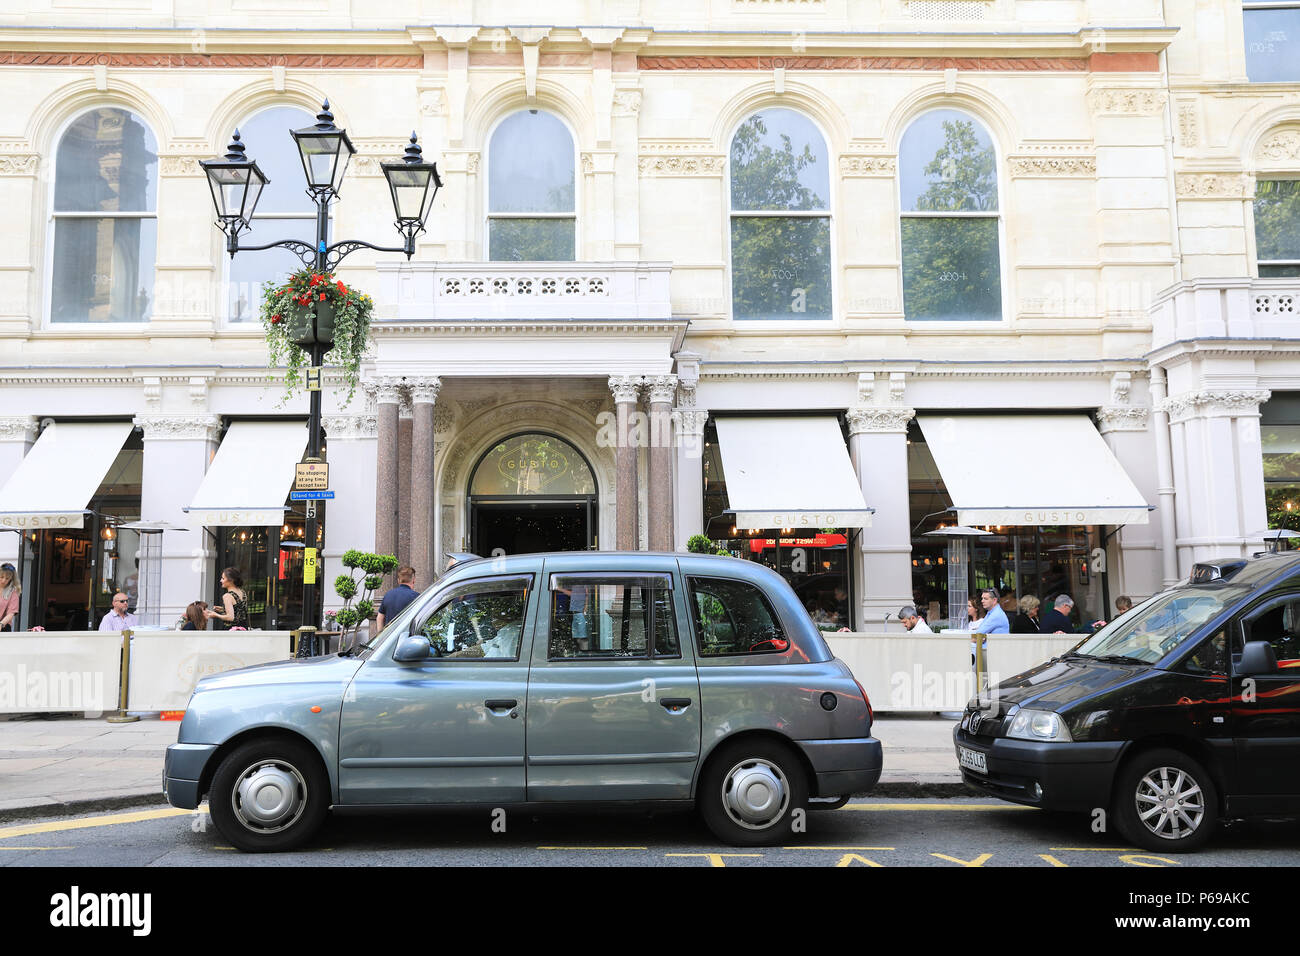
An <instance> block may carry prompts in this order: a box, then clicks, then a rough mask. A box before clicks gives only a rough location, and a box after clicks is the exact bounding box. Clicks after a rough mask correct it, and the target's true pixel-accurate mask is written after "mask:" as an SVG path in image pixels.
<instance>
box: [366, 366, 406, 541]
mask: <svg viewBox="0 0 1300 956" xmlns="http://www.w3.org/2000/svg"><path fill="white" fill-rule="evenodd" d="M401 384H402V380H401V379H400V378H391V377H384V378H378V379H375V380H374V382H373V383H372V384H371V386H370V387H371V388H373V389H374V394H375V406H376V408H377V409H378V414H377V416H376V417H377V418H378V422H377V425H376V427H377V429H378V432H379V448H378V452H377V456H376V463H375V551H376V552H377V553H378V554H396V553H397V406H398V403H399V402H400V401H401Z"/></svg>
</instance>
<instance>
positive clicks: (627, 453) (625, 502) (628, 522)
mask: <svg viewBox="0 0 1300 956" xmlns="http://www.w3.org/2000/svg"><path fill="white" fill-rule="evenodd" d="M640 385H641V377H640V376H638V375H611V376H610V379H609V389H610V391H611V392H613V393H614V408H615V413H616V416H617V433H616V437H615V447H614V473H615V479H614V481H615V487H614V503H615V507H616V509H617V511H616V514H617V525H618V531H617V533H616V535H615V546H616V547H617V548H618V550H620V551H635V550H637V524H636V516H637V494H638V492H637V481H636V464H637V449H636V444H635V441H634V437H635V436H634V435H633V428H632V416H633V415H634V414H635V412H636V410H637V408H636V403H637V391H638V389H639V388H640Z"/></svg>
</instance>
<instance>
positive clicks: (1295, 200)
mask: <svg viewBox="0 0 1300 956" xmlns="http://www.w3.org/2000/svg"><path fill="white" fill-rule="evenodd" d="M1274 175H1277V174H1274ZM1255 259H1256V261H1257V262H1258V263H1259V277H1260V278H1261V279H1267V278H1272V277H1277V276H1300V179H1258V180H1256V181H1255Z"/></svg>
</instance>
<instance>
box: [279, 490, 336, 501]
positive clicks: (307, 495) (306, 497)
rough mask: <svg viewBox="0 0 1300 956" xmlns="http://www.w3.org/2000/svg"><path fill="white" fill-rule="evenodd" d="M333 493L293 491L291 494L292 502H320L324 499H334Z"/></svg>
mask: <svg viewBox="0 0 1300 956" xmlns="http://www.w3.org/2000/svg"><path fill="white" fill-rule="evenodd" d="M333 497H334V492H332V491H291V492H289V500H290V501H319V500H320V499H322V498H333Z"/></svg>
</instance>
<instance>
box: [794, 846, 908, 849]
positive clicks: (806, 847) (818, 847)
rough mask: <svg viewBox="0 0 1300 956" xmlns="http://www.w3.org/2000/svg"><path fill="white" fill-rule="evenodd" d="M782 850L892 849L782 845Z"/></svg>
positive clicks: (880, 847) (881, 847)
mask: <svg viewBox="0 0 1300 956" xmlns="http://www.w3.org/2000/svg"><path fill="white" fill-rule="evenodd" d="M781 849H783V850H892V849H894V847H892V846H783V847H781Z"/></svg>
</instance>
